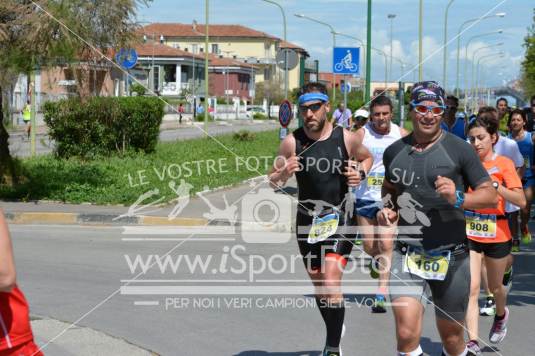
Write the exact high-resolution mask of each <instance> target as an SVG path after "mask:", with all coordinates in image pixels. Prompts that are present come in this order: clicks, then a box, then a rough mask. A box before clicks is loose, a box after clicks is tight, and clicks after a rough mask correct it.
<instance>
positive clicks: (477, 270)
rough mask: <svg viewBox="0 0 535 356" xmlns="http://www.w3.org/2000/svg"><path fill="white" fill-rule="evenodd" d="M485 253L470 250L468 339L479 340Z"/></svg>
mask: <svg viewBox="0 0 535 356" xmlns="http://www.w3.org/2000/svg"><path fill="white" fill-rule="evenodd" d="M482 261H483V254H481V253H477V252H475V251H470V276H471V280H470V298H469V299H468V310H467V312H466V328H467V329H468V339H469V340H478V334H479V325H478V322H479V305H478V302H477V301H478V298H479V289H480V284H481V283H480V282H481V279H480V278H478V277H479V276H481V264H482Z"/></svg>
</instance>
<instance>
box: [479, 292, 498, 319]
mask: <svg viewBox="0 0 535 356" xmlns="http://www.w3.org/2000/svg"><path fill="white" fill-rule="evenodd" d="M495 314H496V302H495V301H494V296H492V295H489V296H487V301H486V302H485V305H484V306H483V307H482V308H479V315H484V316H493V315H495Z"/></svg>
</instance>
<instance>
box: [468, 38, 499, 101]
mask: <svg viewBox="0 0 535 356" xmlns="http://www.w3.org/2000/svg"><path fill="white" fill-rule="evenodd" d="M500 46H503V42H500V43H496V44H493V45H490V46H483V47H479V48H477V49H476V50H475V51H474V53H473V54H472V81H471V82H470V88H474V76H475V69H474V67H475V60H476V55H477V54H478V53H479V52H480V51H482V50H484V49H488V48H493V47H500ZM465 90H466V89H465ZM471 93H472V91H471Z"/></svg>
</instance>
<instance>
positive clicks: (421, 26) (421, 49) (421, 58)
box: [418, 0, 424, 82]
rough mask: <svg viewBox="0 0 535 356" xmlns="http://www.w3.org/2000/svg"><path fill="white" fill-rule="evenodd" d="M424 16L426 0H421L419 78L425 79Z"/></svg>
mask: <svg viewBox="0 0 535 356" xmlns="http://www.w3.org/2000/svg"><path fill="white" fill-rule="evenodd" d="M423 17H424V0H420V15H419V21H418V80H419V81H420V82H421V81H422V80H423V73H424V72H423V68H422V62H423V60H424V53H423V52H424V48H423Z"/></svg>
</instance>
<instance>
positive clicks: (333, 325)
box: [324, 302, 346, 348]
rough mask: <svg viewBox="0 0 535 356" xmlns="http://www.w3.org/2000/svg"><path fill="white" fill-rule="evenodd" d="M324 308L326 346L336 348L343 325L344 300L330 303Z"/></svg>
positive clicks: (338, 344)
mask: <svg viewBox="0 0 535 356" xmlns="http://www.w3.org/2000/svg"><path fill="white" fill-rule="evenodd" d="M324 309H325V318H324V320H325V326H326V327H327V347H333V348H338V347H339V346H340V338H341V337H342V327H343V325H344V315H345V310H346V309H345V307H344V302H342V303H340V304H334V303H331V305H329V306H328V307H324Z"/></svg>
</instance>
